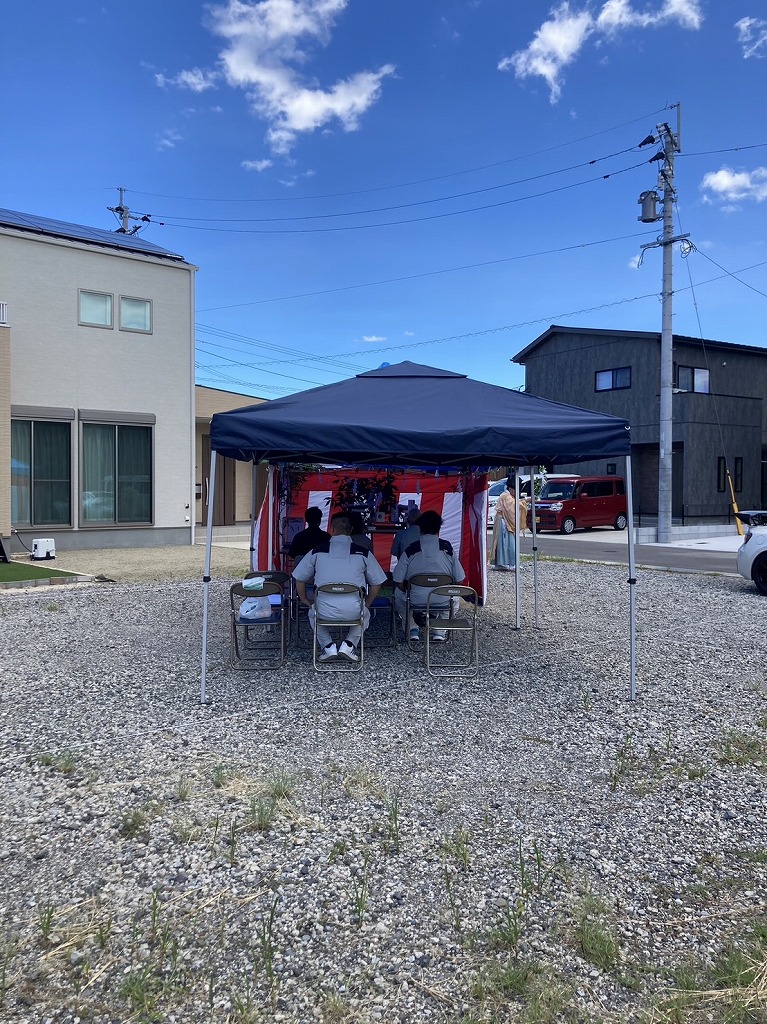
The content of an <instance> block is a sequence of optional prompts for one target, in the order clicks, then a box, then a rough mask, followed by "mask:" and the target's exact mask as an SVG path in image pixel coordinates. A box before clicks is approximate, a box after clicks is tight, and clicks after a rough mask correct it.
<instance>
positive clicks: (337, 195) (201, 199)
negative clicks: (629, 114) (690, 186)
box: [125, 103, 671, 203]
mask: <svg viewBox="0 0 767 1024" xmlns="http://www.w3.org/2000/svg"><path fill="white" fill-rule="evenodd" d="M670 109H671V106H670V105H669V104H668V103H667V104H666V105H665V106H664V107H661V108H660V110H653V111H651V112H650V113H649V114H644V115H643V116H642V117H636V118H633V119H632V120H630V121H623V122H622V123H621V124H617V125H613V127H611V128H604V129H602V130H600V131H598V132H592V133H591V134H590V135H583V136H581V138H579V139H572V140H570V141H569V142H560V143H557V145H556V146H547V147H545V148H544V149H536V150H533V152H532V153H525V154H522V155H520V156H513V157H508V158H507V159H505V160H497V161H495V162H494V163H490V164H482V165H480V166H479V167H469V168H466V169H465V170H462V171H451V172H449V173H447V174H438V175H435V176H434V177H431V178H420V179H417V180H415V181H405V182H400V183H399V184H394V185H379V186H376V187H375V188H364V189H356V190H354V191H351V192H330V193H327V194H324V195H315V196H273V197H271V198H270V197H266V198H249V199H231V198H226V199H212V198H210V197H208V196H171V195H167V194H164V193H161V192H141V191H139V190H137V189H126V190H125V191H126V192H129V191H130V192H133V194H134V195H137V196H149V197H150V198H152V199H177V200H181V201H183V202H192V203H280V202H294V203H295V202H303V201H305V200H313V199H343V198H344V197H346V196H360V195H367V194H369V193H371V192H387V191H390V190H391V189H397V188H411V187H412V186H413V185H428V184H430V183H431V182H433V181H444V179H445V178H455V177H458V176H460V175H463V174H475V173H476V172H478V171H487V170H491V169H492V168H493V167H501V166H503V165H504V164H509V163H517V162H518V161H520V160H529V159H530V158H531V157H534V156H542V155H543V154H544V153H553V152H555V151H556V150H558V149H565V148H566V147H567V146H575V145H578V143H580V142H588V141H589V140H590V139H596V138H598V137H599V136H600V135H609V133H610V132H614V131H618V130H619V129H620V128H627V127H629V126H630V125H632V124H638V123H639V122H641V121H647V119H648V118H650V117H655V116H656V115H657V114H662V113H663V112H664V111H665V110H670ZM632 148H636V147H632ZM623 152H630V150H623Z"/></svg>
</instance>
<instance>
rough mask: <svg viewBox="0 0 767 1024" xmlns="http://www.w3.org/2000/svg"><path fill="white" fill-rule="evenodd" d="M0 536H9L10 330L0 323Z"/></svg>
mask: <svg viewBox="0 0 767 1024" xmlns="http://www.w3.org/2000/svg"><path fill="white" fill-rule="evenodd" d="M0 481H2V483H0V536H3V537H10V536H11V330H10V328H9V327H8V326H7V325H5V324H2V323H0Z"/></svg>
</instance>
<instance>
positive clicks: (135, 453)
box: [80, 412, 152, 526]
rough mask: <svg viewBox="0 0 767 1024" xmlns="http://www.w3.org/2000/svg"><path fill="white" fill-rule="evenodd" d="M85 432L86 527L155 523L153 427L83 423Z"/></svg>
mask: <svg viewBox="0 0 767 1024" xmlns="http://www.w3.org/2000/svg"><path fill="white" fill-rule="evenodd" d="M86 415H87V414H86ZM80 418H81V419H83V418H84V416H83V413H82V412H81V413H80ZM82 431H83V433H82V441H83V471H82V498H81V505H82V512H81V522H82V523H83V524H84V525H90V526H94V525H100V526H104V525H118V524H125V523H151V521H152V427H151V426H145V425H140V426H134V425H133V424H123V423H83V427H82Z"/></svg>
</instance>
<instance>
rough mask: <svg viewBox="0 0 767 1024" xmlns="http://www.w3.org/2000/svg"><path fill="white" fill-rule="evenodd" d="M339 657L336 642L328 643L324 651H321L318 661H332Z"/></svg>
mask: <svg viewBox="0 0 767 1024" xmlns="http://www.w3.org/2000/svg"><path fill="white" fill-rule="evenodd" d="M341 647H343V644H341ZM337 657H338V648H337V647H336V645H335V644H328V646H327V647H323V649H322V652H321V653H320V656H319V658H317V661H332V660H333V658H337Z"/></svg>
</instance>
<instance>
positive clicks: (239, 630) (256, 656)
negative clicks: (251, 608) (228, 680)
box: [229, 580, 287, 668]
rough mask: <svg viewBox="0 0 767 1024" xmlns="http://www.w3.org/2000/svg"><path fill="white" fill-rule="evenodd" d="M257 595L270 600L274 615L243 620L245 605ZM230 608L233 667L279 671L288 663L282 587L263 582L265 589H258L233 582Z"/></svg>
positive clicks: (272, 582) (277, 584)
mask: <svg viewBox="0 0 767 1024" xmlns="http://www.w3.org/2000/svg"><path fill="white" fill-rule="evenodd" d="M256 596H257V597H265V598H268V599H270V602H269V603H270V605H271V614H270V615H269V617H268V618H263V619H250V618H243V617H242V615H241V614H240V606H241V604H242V602H243V601H244V600H245V599H246V598H248V597H256ZM272 598H274V600H271V599H272ZM229 608H230V633H231V641H230V648H229V660H230V663H231V665H232V668H280V667H281V666H282V665H283V664H284V663H285V650H286V646H287V642H286V641H287V614H286V612H287V607H286V605H285V593H284V589H283V587H282V585H281V584H280V583H277V582H274V581H272V580H264V583H263V586H262V587H260V588H259V589H258V590H255V589H251V588H246V587H244V586H243V585H242V583H233V584H232V586H231V587H230V589H229ZM240 636H241V637H242V639H240Z"/></svg>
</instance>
